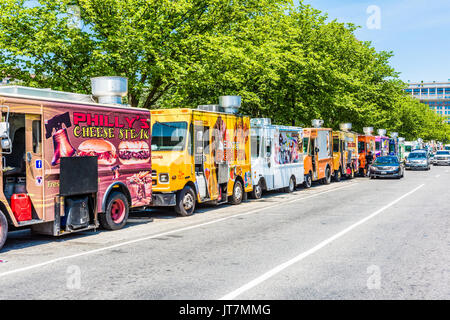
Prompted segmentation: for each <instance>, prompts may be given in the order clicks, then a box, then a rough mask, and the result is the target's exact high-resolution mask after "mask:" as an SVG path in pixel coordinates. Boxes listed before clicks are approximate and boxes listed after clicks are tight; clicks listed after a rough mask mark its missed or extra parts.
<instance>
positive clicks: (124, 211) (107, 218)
mask: <svg viewBox="0 0 450 320" xmlns="http://www.w3.org/2000/svg"><path fill="white" fill-rule="evenodd" d="M129 211H130V208H129V204H128V199H127V197H125V195H124V194H123V193H122V192H118V191H115V192H112V193H111V194H110V196H109V197H108V202H107V205H106V212H105V213H101V214H100V215H99V221H100V225H101V226H102V227H103V228H104V229H107V230H119V229H122V228H123V226H125V225H126V224H127V220H128V213H129Z"/></svg>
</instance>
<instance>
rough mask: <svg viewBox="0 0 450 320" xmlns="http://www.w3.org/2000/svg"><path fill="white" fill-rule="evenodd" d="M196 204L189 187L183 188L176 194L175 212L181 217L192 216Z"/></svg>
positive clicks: (193, 193) (193, 194)
mask: <svg viewBox="0 0 450 320" xmlns="http://www.w3.org/2000/svg"><path fill="white" fill-rule="evenodd" d="M195 204H196V197H195V192H194V190H192V188H191V187H189V186H185V187H184V188H183V190H181V191H179V192H178V194H177V203H176V205H175V212H176V213H177V214H179V215H180V216H182V217H189V216H192V215H193V214H194V211H195Z"/></svg>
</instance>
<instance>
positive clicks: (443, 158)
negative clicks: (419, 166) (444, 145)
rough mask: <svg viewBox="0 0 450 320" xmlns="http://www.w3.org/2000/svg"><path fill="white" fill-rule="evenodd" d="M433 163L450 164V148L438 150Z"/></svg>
mask: <svg viewBox="0 0 450 320" xmlns="http://www.w3.org/2000/svg"><path fill="white" fill-rule="evenodd" d="M433 165H435V166H439V165H447V166H449V165H450V150H440V151H438V152H436V155H435V156H434V159H433Z"/></svg>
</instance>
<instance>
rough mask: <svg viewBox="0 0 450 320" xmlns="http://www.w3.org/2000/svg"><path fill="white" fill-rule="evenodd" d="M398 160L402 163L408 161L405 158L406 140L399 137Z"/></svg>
mask: <svg viewBox="0 0 450 320" xmlns="http://www.w3.org/2000/svg"><path fill="white" fill-rule="evenodd" d="M398 158H399V159H400V161H401V162H404V161H405V160H406V157H405V138H403V137H399V138H398Z"/></svg>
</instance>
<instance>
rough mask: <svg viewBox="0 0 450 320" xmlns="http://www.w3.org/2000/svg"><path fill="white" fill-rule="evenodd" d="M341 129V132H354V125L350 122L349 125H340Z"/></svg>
mask: <svg viewBox="0 0 450 320" xmlns="http://www.w3.org/2000/svg"><path fill="white" fill-rule="evenodd" d="M339 128H340V129H341V131H350V130H352V124H351V123H350V122H349V123H341V124H340V125H339Z"/></svg>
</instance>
